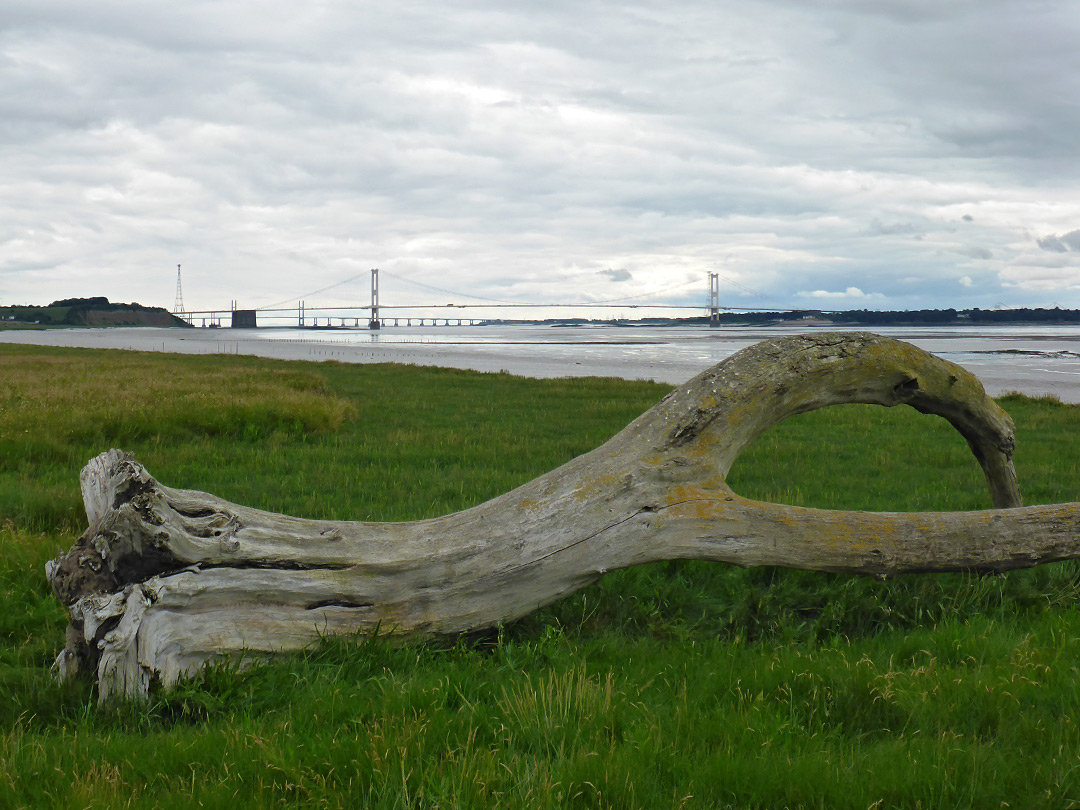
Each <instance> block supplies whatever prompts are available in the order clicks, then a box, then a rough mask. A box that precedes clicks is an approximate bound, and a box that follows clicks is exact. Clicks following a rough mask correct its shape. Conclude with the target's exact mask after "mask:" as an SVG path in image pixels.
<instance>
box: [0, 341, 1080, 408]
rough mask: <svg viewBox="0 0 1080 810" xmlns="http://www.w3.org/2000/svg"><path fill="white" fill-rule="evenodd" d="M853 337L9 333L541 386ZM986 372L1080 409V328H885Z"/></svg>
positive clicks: (659, 376) (673, 378)
mask: <svg viewBox="0 0 1080 810" xmlns="http://www.w3.org/2000/svg"><path fill="white" fill-rule="evenodd" d="M825 330H828V331H856V329H854V328H850V329H848V328H843V327H825V328H823V327H812V326H810V327H808V326H805V325H804V326H799V325H795V326H782V327H724V328H720V329H708V328H706V327H638V326H626V327H621V326H618V327H617V326H568V327H559V326H547V325H490V326H400V327H395V326H387V327H384V328H383V329H382V330H380V331H377V332H372V331H369V330H368V329H365V328H332V329H331V328H316V329H312V328H308V329H299V328H282V327H270V328H262V329H230V328H196V329H175V328H174V329H156V328H130V329H127V328H120V329H63V330H40V331H39V330H26V331H0V342H11V343H30V344H38V345H54V346H84V347H92V348H110V349H133V350H138V351H165V352H179V353H184V354H220V353H227V354H250V355H258V356H261V357H276V358H281V359H292V360H336V361H339V362H346V363H380V362H396V363H410V364H414V365H433V366H450V367H455V368H470V369H476V370H478V371H508V372H510V373H512V374H520V375H523V376H530V377H565V376H608V377H624V378H627V379H650V380H658V381H661V382H667V383H681V382H684V381H686V380H688V379H690V378H691V377H693V376H694V375H695V374H697V373H698V372H700V371H703V370H704V369H706V368H708V367H709V366H711V365H713V364H715V363H717V362H719V361H720V360H723V359H724V358H725V357H728V356H729V355H731V354H732V353H734V352H736V351H738V350H739V349H742V348H744V347H746V346H749V345H751V344H753V343H756V342H758V341H761V340H766V339H768V338H772V337H777V336H780V335H791V334H799V333H803V332H820V331H825ZM868 331H873V332H876V333H877V334H881V335H887V336H889V337H894V338H898V339H900V340H907V341H909V342H911V343H914V344H915V345H917V346H919V347H921V348H923V349H926V350H927V351H931V352H933V353H934V354H937V355H940V356H941V357H943V358H945V359H947V360H951V361H952V362H954V363H958V364H959V365H961V366H964V367H966V368H968V369H969V370H971V371H972V372H974V373H975V374H976V375H978V376H979V378H980V379H981V380H982V381H983V384H984V385H985V386H986V388H987V390H988V391H989V392H990V393H991V394H993V395H998V394H1001V393H1005V392H1008V391H1021V392H1023V393H1026V394H1030V395H1045V394H1050V395H1054V396H1057V397H1059V398H1060V399H1062V400H1064V401H1066V402H1080V326H962V327H881V328H878V329H873V330H868Z"/></svg>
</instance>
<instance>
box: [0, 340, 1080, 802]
mask: <svg viewBox="0 0 1080 810" xmlns="http://www.w3.org/2000/svg"><path fill="white" fill-rule="evenodd" d="M668 390H669V389H668V387H667V386H662V385H658V384H655V383H650V382H628V381H622V380H608V379H573V380H571V379H564V380H527V379H523V378H519V377H514V376H510V375H507V374H479V373H473V372H467V371H457V370H449V369H434V368H414V367H406V366H393V365H367V366H364V365H343V364H337V363H319V364H316V363H287V362H279V361H267V360H261V359H257V358H248V357H237V356H202V357H184V356H172V355H162V354H141V353H132V352H119V351H114V352H104V351H90V350H67V349H47V348H39V347H24V346H6V345H0V600H2V603H0V637H2V642H0V808H20V807H34V808H37V807H48V808H126V807H132V808H154V807H184V808H188V807H211V808H213V807H217V808H229V809H230V810H236V808H239V807H295V806H300V807H342V808H530V810H531V809H532V808H549V807H550V808H554V807H558V808H563V807H571V808H618V809H619V810H629V809H632V808H710V809H712V808H762V810H766V809H768V810H780V808H829V810H837V809H839V808H858V810H868V808H874V809H875V810H884V808H954V807H956V808H959V807H963V808H971V807H974V808H1000V807H1012V808H1024V809H1025V810H1034V809H1036V808H1059V809H1061V808H1068V807H1075V806H1080V671H1078V667H1080V613H1078V611H1077V598H1078V596H1080V565H1078V564H1076V563H1071V562H1070V563H1059V564H1054V565H1048V566H1042V567H1040V568H1036V569H1032V570H1028V571H1017V572H1013V573H1010V574H1008V575H1005V576H980V575H976V574H949V575H911V576H903V577H896V578H892V579H888V580H877V579H872V578H861V577H854V576H839V575H826V574H813V573H807V572H800V571H791V570H785V569H776V568H762V569H745V570H744V569H737V568H733V567H729V566H723V565H718V564H710V563H703V562H671V563H659V564H655V565H649V566H642V567H639V568H634V569H628V570H625V571H617V572H612V573H610V574H608V575H607V576H606V577H605V578H604V579H603V581H602V582H601V583H600V584H598V585H597V586H594V587H592V588H589V589H587V590H585V591H582V592H580V593H578V594H576V595H574V596H572V597H570V598H568V599H565V600H563V601H561V602H558V603H555V604H553V605H551V606H549V607H547V608H545V609H543V610H541V611H539V612H538V613H536V614H534V615H532V616H529V617H527V618H525V619H522V620H520V621H517V622H514V623H511V624H507V625H505V626H503V627H501V628H499V629H498V630H495V631H491V632H485V633H480V634H476V635H472V636H467V637H461V638H440V639H435V640H429V641H425V642H416V641H404V642H403V641H401V640H397V639H393V638H387V637H382V636H376V637H359V638H348V639H332V640H327V641H325V642H323V643H322V644H320V645H319V646H317V647H314V648H312V649H311V650H309V651H307V652H306V653H304V654H301V655H296V656H292V657H289V658H285V659H282V660H279V661H277V662H275V663H273V664H268V665H261V666H257V667H253V668H250V669H244V670H238V669H237V668H236V667H232V666H216V667H212V668H209V669H207V670H205V671H204V672H203V673H202V674H200V675H199V676H198V677H196V678H193V679H191V680H189V681H186V682H183V683H182V684H181V685H180V686H179V687H178V688H176V689H175V690H172V691H170V692H163V691H160V690H159V691H155V692H154V693H153V694H152V695H151V698H150V700H149V701H148V702H147V703H143V704H135V703H121V704H117V705H111V706H107V707H98V705H97V702H96V695H95V694H94V691H93V689H92V687H91V686H90V685H89V684H87V683H84V682H78V683H74V684H58V683H55V682H53V681H52V680H51V678H50V677H49V672H48V670H49V666H50V664H51V663H52V660H53V658H54V657H55V655H56V653H57V652H58V651H59V650H60V649H61V647H62V646H63V637H64V628H65V626H66V616H65V611H64V609H63V608H62V606H61V605H60V604H59V602H58V601H57V600H56V599H55V598H54V597H53V596H52V595H51V593H50V591H49V588H48V585H47V583H46V581H45V576H44V565H45V562H46V560H48V559H50V558H52V557H54V556H55V555H56V553H57V551H58V549H61V548H63V549H66V548H67V547H68V546H69V545H70V544H71V543H72V542H74V540H75V538H76V537H77V536H78V535H79V534H80V533H81V531H82V529H83V528H84V522H85V517H84V515H83V513H82V506H81V499H80V495H79V489H78V476H79V471H80V469H81V468H82V466H83V465H84V464H85V463H86V461H87V460H89V459H90V458H91V457H93V456H94V455H96V454H98V453H99V452H101V451H103V450H106V449H108V448H110V447H120V448H123V449H125V450H129V451H132V452H134V453H135V454H136V456H137V458H138V459H139V460H140V461H142V462H143V463H144V464H145V465H146V466H147V468H148V469H149V470H150V472H151V473H152V474H153V475H154V476H155V477H157V478H158V479H159V480H161V481H162V482H163V483H165V484H168V485H170V486H176V487H184V488H191V489H200V490H204V491H208V492H213V493H214V494H216V495H220V496H222V497H224V498H227V499H229V500H232V501H236V502H240V503H244V504H247V505H250V506H255V507H259V508H262V509H270V510H274V511H278V512H287V513H291V514H296V515H301V516H305V517H311V518H335V519H358V520H360V519H362V520H408V519H417V518H427V517H432V516H435V515H439V514H444V513H446V512H450V511H454V510H458V509H463V508H466V507H468V506H471V505H474V504H476V503H479V502H482V501H484V500H487V499H489V498H491V497H494V496H495V495H498V494H500V493H502V492H505V491H506V490H508V489H511V488H513V487H515V486H517V485H519V484H521V483H524V482H525V481H528V480H530V479H531V478H533V477H535V476H537V475H539V474H541V473H544V472H546V471H548V470H550V469H553V468H554V467H557V466H558V465H560V464H562V463H563V462H565V461H568V460H569V459H571V458H573V457H574V456H576V455H579V454H580V453H583V452H585V451H587V450H589V449H592V448H593V447H596V446H597V445H599V444H600V443H602V442H603V441H605V440H606V439H607V438H609V437H610V436H612V435H614V434H615V433H617V432H618V431H619V430H620V429H622V428H623V427H624V426H625V425H626V424H627V423H629V422H630V421H631V420H632V419H633V418H635V417H636V416H637V415H639V414H640V413H642V412H643V411H645V410H647V409H648V408H649V407H651V406H652V405H654V404H655V403H656V402H657V401H658V400H659V399H660V398H661V397H662V396H663V395H664V394H665V393H666V392H667V391H668ZM1002 404H1003V405H1004V407H1005V408H1006V410H1008V411H1009V412H1010V414H1012V416H1013V418H1014V420H1015V421H1016V424H1017V439H1018V450H1017V454H1016V466H1017V470H1018V473H1019V476H1020V482H1021V486H1022V487H1023V490H1024V495H1025V501H1026V502H1027V503H1029V504H1035V503H1053V502H1062V501H1074V500H1080V409H1078V408H1077V407H1073V406H1067V405H1062V404H1061V403H1059V402H1057V401H1055V400H1050V399H1040V400H1033V399H1028V398H1024V397H1019V396H1013V397H1006V398H1004V399H1003V400H1002ZM730 483H731V484H732V486H733V488H734V489H735V490H736V491H738V492H740V493H742V494H744V495H747V496H750V497H755V498H760V499H767V500H775V501H782V502H786V503H792V504H798V505H806V506H819V507H830V508H842V509H866V510H962V509H979V508H986V507H988V506H989V497H988V495H987V493H986V491H985V490H986V488H985V484H984V482H983V480H982V476H981V473H980V471H979V469H978V466H977V464H976V462H975V461H974V459H973V458H972V457H971V455H970V453H969V451H968V449H967V447H966V445H965V444H964V442H963V440H962V439H961V438H960V436H959V435H958V434H956V433H955V431H953V429H952V428H951V427H950V426H949V425H948V424H947V423H946V422H944V421H943V420H941V419H938V418H935V417H927V416H923V415H920V414H918V413H916V412H914V411H913V410H911V409H909V408H895V409H884V408H877V407H871V406H865V407H864V406H845V407H835V408H830V409H826V410H823V411H818V412H815V413H811V414H805V415H803V416H800V417H796V418H794V419H791V420H789V421H787V422H785V423H783V424H782V425H780V426H778V427H776V428H774V429H773V430H772V431H770V432H769V433H767V434H766V435H764V436H763V437H761V438H760V439H759V440H758V441H757V442H756V443H755V444H754V445H753V446H752V447H751V448H749V450H748V451H747V452H746V453H745V454H744V456H743V457H742V458H741V459H740V460H739V462H738V463H737V464H736V467H735V469H734V470H733V471H732V475H731V477H730Z"/></svg>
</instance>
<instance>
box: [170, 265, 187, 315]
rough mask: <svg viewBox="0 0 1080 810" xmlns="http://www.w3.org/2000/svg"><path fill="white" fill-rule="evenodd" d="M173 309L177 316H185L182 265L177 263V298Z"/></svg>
mask: <svg viewBox="0 0 1080 810" xmlns="http://www.w3.org/2000/svg"><path fill="white" fill-rule="evenodd" d="M172 311H173V315H175V316H176V317H178V318H184V292H183V290H181V289H180V265H176V300H175V301H174V302H173V308H172ZM184 320H187V318H184Z"/></svg>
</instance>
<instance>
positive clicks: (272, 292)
mask: <svg viewBox="0 0 1080 810" xmlns="http://www.w3.org/2000/svg"><path fill="white" fill-rule="evenodd" d="M1078 42H1080V4H1077V3H1075V2H1069V1H1068V0H1062V1H1061V2H1044V1H1043V0H1014V1H1009V0H833V1H832V2H809V1H808V0H772V1H765V0H758V1H756V2H746V0H740V1H739V2H735V1H734V0H732V1H731V2H725V1H724V0H702V1H701V2H696V1H695V0H677V2H672V0H659V1H658V2H646V3H616V2H604V1H603V0H595V1H590V0H573V2H566V1H564V0H545V1H544V2H529V3H525V2H507V1H506V0H502V1H501V2H494V0H492V1H491V2H483V0H448V1H447V0H444V1H443V2H439V3H434V2H426V3H425V2H409V1H408V0H393V1H392V2H387V0H382V1H381V2H377V3H376V2H364V1H361V0H341V1H340V2H338V1H337V0H325V1H323V2H320V1H319V0H305V2H303V3H298V2H294V1H293V0H289V1H288V2H285V1H284V0H277V2H275V0H261V1H260V2H255V0H223V1H221V2H199V1H198V0H185V2H171V3H161V2H150V3H147V2H116V1H115V0H95V2H94V3H86V2H82V0H5V2H4V3H3V4H2V6H0V149H2V150H3V151H2V161H0V178H2V187H3V194H2V197H0V304H5V305H6V304H17V303H48V302H49V301H51V300H53V299H55V298H60V297H70V296H89V295H106V296H108V297H109V298H110V299H112V300H114V301H139V302H141V303H143V304H151V305H160V306H165V307H167V308H169V309H171V308H172V306H173V299H174V294H175V290H176V266H177V264H180V265H182V271H183V291H184V302H185V304H186V306H187V308H188V309H189V310H192V309H202V308H216V307H224V306H227V305H228V302H229V301H231V300H236V301H238V303H239V305H240V306H241V307H257V306H265V305H268V304H274V303H277V302H279V301H295V300H296V299H297V298H299V297H302V296H306V297H307V300H308V301H309V302H315V303H330V302H334V303H344V302H353V301H355V302H363V301H365V300H366V298H367V294H368V285H369V282H368V277H367V275H366V274H367V271H368V270H369V269H370V268H372V267H378V268H380V269H381V270H383V271H384V275H383V276H382V291H381V292H382V299H383V303H406V302H420V301H443V300H446V301H450V300H457V301H466V300H471V299H466V298H462V297H455V296H452V295H451V294H450V293H449V292H441V291H436V290H430V289H425V288H423V287H420V286H417V285H416V284H412V283H409V281H407V280H410V281H412V282H417V283H418V284H426V285H430V286H431V287H436V288H439V290H449V291H453V292H455V293H463V294H468V295H471V296H477V297H481V298H490V299H498V300H504V301H539V300H560V301H567V300H577V301H601V300H612V299H629V300H631V301H638V302H640V303H648V302H650V301H665V302H666V301H681V302H687V303H694V304H698V303H703V302H704V301H705V299H706V291H707V273H709V272H717V273H719V274H720V275H721V278H722V284H721V298H722V300H721V303H723V304H726V305H730V306H737V307H742V306H746V307H773V306H776V307H799V308H802V307H811V308H825V309H848V308H863V307H866V308H874V309H889V308H922V307H937V308H940V307H957V308H961V307H969V306H981V307H990V306H994V305H996V304H1005V305H1027V306H1053V305H1055V304H1059V305H1061V306H1063V307H1080V47H1078V45H1077V43H1078ZM348 279H353V280H352V281H351V282H349V283H346V284H340V282H343V281H346V280H348ZM335 284H336V285H338V286H336V287H335V288H334V289H332V290H329V291H327V292H325V293H321V294H318V295H311V293H313V292H314V291H316V290H319V289H321V288H324V287H328V286H330V285H335ZM653 293H657V295H655V296H653V297H651V298H650V297H648V296H649V295H650V294H653ZM635 296H644V297H639V298H635Z"/></svg>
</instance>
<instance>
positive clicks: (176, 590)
mask: <svg viewBox="0 0 1080 810" xmlns="http://www.w3.org/2000/svg"><path fill="white" fill-rule="evenodd" d="M847 402H862V403H876V404H879V405H886V406H892V405H897V404H901V403H903V404H907V405H911V406H912V407H914V408H916V409H917V410H919V411H923V412H925V413H932V414H938V415H940V416H943V417H944V418H945V419H947V420H949V421H950V422H951V423H952V424H953V425H954V426H955V427H956V428H957V430H959V431H960V433H961V434H962V435H963V436H964V438H965V439H967V441H968V444H969V445H970V446H971V449H972V451H973V452H974V454H975V457H976V458H977V459H978V461H979V463H980V464H981V465H982V468H983V470H984V472H985V475H986V480H987V482H988V484H989V487H990V493H991V499H992V502H993V505H994V506H995V507H998V508H996V509H992V510H986V511H978V512H951V513H913V514H907V513H866V512H840V511H827V510H819V509H805V508H798V507H793V506H782V505H778V504H772V503H759V502H754V501H750V500H747V499H745V498H742V497H740V496H739V495H737V494H735V493H734V492H732V491H731V490H730V489H729V488H728V486H727V484H726V482H725V477H726V475H727V473H728V470H729V469H730V467H731V465H732V463H733V462H734V461H735V459H736V457H737V456H738V455H739V453H740V451H742V450H743V448H745V447H746V446H747V445H748V444H749V443H750V442H751V441H752V440H753V439H754V438H755V437H757V436H758V435H760V434H761V433H762V432H763V431H764V430H766V429H767V428H769V427H771V426H772V425H774V424H776V423H777V422H779V421H781V420H783V419H785V418H786V417H789V416H791V415H793V414H797V413H801V412H805V411H810V410H813V409H815V408H820V407H822V406H825V405H831V404H836V403H847ZM1012 451H1013V426H1012V422H1011V420H1010V419H1009V417H1008V415H1007V414H1006V413H1005V412H1004V411H1002V410H1001V409H1000V408H999V407H998V406H997V405H996V404H995V403H994V402H993V401H992V400H991V399H990V398H989V397H987V396H986V394H985V392H984V391H983V388H982V386H981V384H980V383H979V382H978V380H977V379H976V378H975V377H974V376H973V375H972V374H970V373H969V372H967V371H965V370H964V369H962V368H960V367H959V366H956V365H953V364H951V363H948V362H945V361H943V360H940V359H938V358H936V357H934V356H933V355H930V354H928V353H926V352H924V351H922V350H920V349H917V348H916V347H914V346H911V345H909V344H906V343H901V342H898V341H895V340H890V339H886V338H882V337H879V336H876V335H872V334H867V333H849V334H835V333H826V334H817V335H810V336H798V337H788V338H780V339H776V340H769V341H765V342H763V343H759V344H757V345H755V346H752V347H751V348H748V349H746V350H744V351H742V352H739V353H738V354H736V355H734V356H732V357H731V358H729V359H727V360H725V361H723V362H721V363H719V364H718V365H716V366H714V367H713V368H711V369H709V370H708V371H706V372H704V373H702V374H700V375H699V376H697V377H695V378H694V379H693V380H691V381H690V382H688V383H687V384H685V385H684V386H682V387H681V388H679V389H677V390H676V391H674V392H673V393H671V394H670V395H669V396H667V397H666V398H665V399H664V400H663V401H662V402H661V403H659V404H658V405H657V406H656V407H655V408H653V409H651V410H650V411H648V412H647V413H645V414H644V415H642V416H641V417H640V418H638V419H637V420H635V421H634V422H633V423H632V424H630V425H629V426H628V427H627V428H626V429H625V430H623V431H622V432H621V433H620V434H618V435H617V436H615V437H614V438H613V439H611V440H610V441H609V442H607V443H606V444H604V445H603V446H602V447H599V448H597V449H596V450H593V451H592V452H590V453H586V454H585V455H583V456H580V457H578V458H576V459H574V460H573V461H571V462H569V463H568V464H566V465H564V466H562V467H560V468H559V469H557V470H554V471H553V472H550V473H548V474H546V475H543V476H541V477H539V478H537V479H536V480H534V481H532V482H530V483H528V484H526V485H524V486H522V487H519V488H518V489H516V490H514V491H512V492H509V493H507V494H505V495H502V496H500V497H498V498H495V499H494V500H491V501H488V502H487V503H484V504H481V505H480V506H477V507H474V508H472V509H467V510H465V511H463V512H458V513H455V514H451V515H447V516H445V517H440V518H436V519H433V520H422V521H416V522H409V523H360V522H336V521H315V520H302V519H299V518H294V517H286V516H284V515H277V514H272V513H268V512H261V511H257V510H255V509H249V508H247V507H244V506H238V505H236V504H232V503H228V502H226V501H223V500H221V499H219V498H216V497H214V496H212V495H207V494H204V493H201V492H192V491H186V490H178V489H172V488H169V487H166V486H163V485H161V484H159V483H158V482H157V481H155V480H154V479H153V478H152V477H151V476H150V475H149V474H148V473H147V471H146V470H145V469H144V468H143V467H142V466H140V465H139V464H138V463H136V462H135V461H134V460H133V459H132V458H131V457H130V456H128V455H125V454H124V453H122V452H120V451H117V450H110V451H109V452H107V453H104V454H102V455H100V456H98V457H97V458H95V459H94V460H92V461H91V462H90V463H89V464H88V465H87V467H86V469H85V470H83V474H82V491H83V499H84V501H85V504H86V513H87V517H88V519H89V524H90V527H89V528H88V529H87V531H86V533H85V534H84V535H83V536H82V537H81V538H80V539H79V540H78V541H77V543H76V544H75V546H74V547H73V548H72V549H71V551H69V552H68V553H67V554H66V555H64V556H61V557H60V558H59V559H57V560H56V561H54V562H53V563H51V564H50V565H49V570H48V576H49V579H50V581H51V582H52V585H53V588H54V589H55V591H56V593H57V595H58V596H59V597H60V598H61V599H62V600H63V601H64V602H65V604H67V605H68V606H69V607H70V610H71V625H70V627H69V629H68V642H67V647H66V649H65V650H64V651H63V652H62V653H61V655H60V656H59V658H58V660H57V665H56V667H57V670H58V672H59V673H60V674H61V675H67V676H70V675H72V674H74V673H75V672H76V670H84V671H85V670H90V671H92V672H94V673H95V674H96V678H97V680H98V683H99V687H100V696H101V698H102V699H106V698H108V697H109V696H110V695H114V694H121V693H122V694H127V695H142V694H145V693H146V690H147V688H148V686H149V685H150V683H151V681H152V680H153V679H155V678H156V679H159V680H160V681H161V682H162V683H163V684H165V685H166V686H168V685H170V684H172V683H174V682H175V681H176V679H177V678H178V677H179V676H180V675H182V674H185V673H191V672H193V671H195V670H197V669H198V668H199V667H200V666H201V665H202V664H203V663H204V662H206V661H208V660H210V659H214V658H218V657H222V656H232V657H235V656H242V655H257V654H269V653H277V652H285V651H291V650H297V649H301V648H303V647H305V646H307V645H310V644H311V643H312V642H313V641H315V640H317V639H318V638H319V637H320V636H324V635H332V634H353V633H356V632H363V631H372V630H375V629H376V628H381V629H382V631H384V632H386V631H390V632H396V633H412V634H446V633H450V634H452V633H458V632H462V631H468V630H476V629H479V628H484V627H489V626H492V625H495V624H497V623H499V622H504V621H508V620H511V619H514V618H517V617H519V616H522V615H525V614H527V613H529V612H531V611H533V610H535V609H537V608H538V607H540V606H542V605H545V604H547V603H549V602H552V601H553V600H555V599H558V598H560V597H562V596H565V595H567V594H570V593H573V592H574V591H576V590H578V589H580V588H583V587H585V586H586V585H589V584H590V583H593V582H595V581H596V580H597V579H599V578H600V577H601V576H603V574H604V573H605V572H606V571H610V570H614V569H618V568H624V567H627V566H631V565H637V564H639V563H645V562H650V561H655V560H672V559H707V560H716V561H719V562H725V563H732V564H735V565H740V566H757V565H778V566H788V567H795V568H804V569H813V570H821V571H846V572H856V573H862V574H875V575H887V574H895V573H900V572H906V571H948V570H964V569H967V570H970V569H978V570H989V571H1001V570H1006V569H1011V568H1019V567H1024V566H1031V565H1036V564H1038V563H1043V562H1049V561H1052V560H1060V559H1065V558H1071V557H1076V556H1080V548H1078V543H1077V526H1078V512H1077V510H1078V508H1080V505H1078V504H1061V505H1055V506H1038V507H1028V508H1005V507H1020V493H1019V489H1018V487H1017V484H1016V479H1015V475H1014V472H1013V466H1012V461H1011V456H1012Z"/></svg>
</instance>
